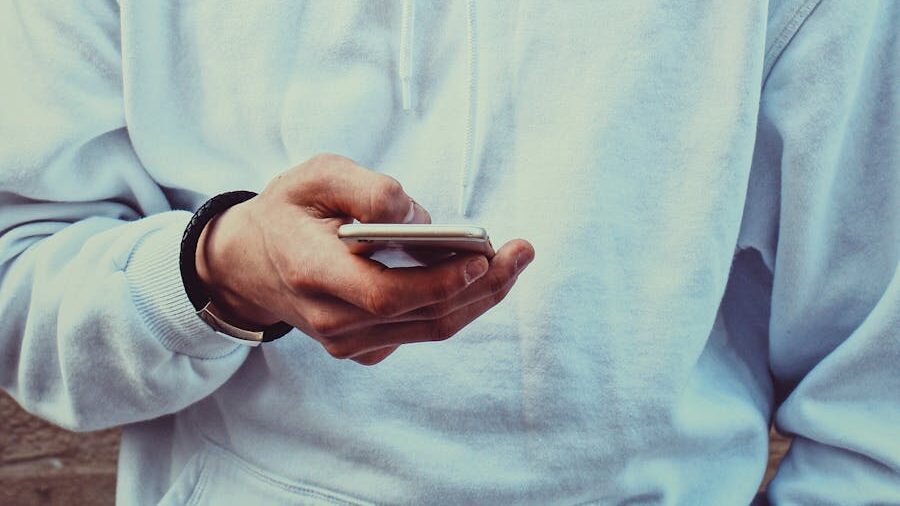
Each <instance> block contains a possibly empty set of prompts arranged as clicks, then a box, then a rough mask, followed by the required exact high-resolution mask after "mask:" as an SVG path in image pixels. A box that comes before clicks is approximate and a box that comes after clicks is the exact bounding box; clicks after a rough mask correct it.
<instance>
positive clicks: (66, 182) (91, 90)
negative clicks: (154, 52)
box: [0, 2, 246, 430]
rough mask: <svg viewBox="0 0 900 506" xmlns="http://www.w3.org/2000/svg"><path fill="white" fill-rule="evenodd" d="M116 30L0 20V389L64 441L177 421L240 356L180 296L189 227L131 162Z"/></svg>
mask: <svg viewBox="0 0 900 506" xmlns="http://www.w3.org/2000/svg"><path fill="white" fill-rule="evenodd" d="M118 23H119V20H118V12H117V9H116V6H115V4H114V2H90V5H88V6H84V5H82V3H67V4H53V5H50V6H45V5H43V2H4V3H3V4H2V6H0V61H3V62H4V67H5V68H6V70H7V71H6V72H4V78H3V79H0V97H3V98H2V100H3V114H2V115H0V138H2V139H3V142H2V145H0V313H2V315H3V323H2V325H0V353H2V355H0V356H2V359H0V360H2V362H0V385H2V387H3V388H4V389H5V390H7V391H8V392H9V393H10V394H12V395H13V397H14V398H15V399H16V400H17V401H18V402H19V403H20V404H22V406H23V407H25V408H26V409H27V410H28V411H31V412H32V413H35V414H37V415H39V416H41V417H43V418H46V419H48V420H50V421H52V422H54V423H57V424H59V425H61V426H64V427H67V428H70V429H81V430H91V429H98V428H102V427H106V426H112V425H117V424H122V423H127V422H131V421H135V420H141V419H149V418H153V417H156V416H160V415H163V414H166V413H171V412H174V411H177V410H179V409H181V408H183V407H184V406H187V405H189V404H191V403H192V402H194V401H196V400H198V399H200V398H202V397H204V396H206V395H207V394H209V393H210V392H212V391H213V390H214V389H215V388H217V387H218V385H220V384H221V383H222V382H224V381H225V380H226V379H227V378H228V377H229V376H230V375H231V374H232V372H233V371H234V370H236V368H237V367H238V366H239V365H240V364H241V363H242V361H243V359H244V357H245V356H246V350H245V349H242V347H238V346H236V345H234V344H233V343H229V342H227V341H225V340H223V339H221V338H220V337H218V336H216V335H215V334H214V333H212V332H211V331H210V329H209V328H207V327H206V325H205V324H204V323H203V322H202V321H200V320H199V319H198V318H197V317H196V316H195V315H194V314H193V309H192V307H191V305H190V304H189V302H188V301H187V298H186V297H185V295H184V293H183V288H182V285H181V278H180V274H179V271H178V252H179V243H180V239H181V234H182V232H183V230H184V227H185V226H186V224H187V222H188V220H189V219H190V213H188V212H185V211H173V210H171V209H170V207H169V204H168V202H167V200H166V197H165V195H164V194H163V192H162V191H161V189H160V188H159V186H158V185H157V184H156V183H155V182H154V181H153V180H152V178H151V177H150V176H149V175H148V174H147V173H146V171H145V170H144V167H143V166H142V165H141V163H140V160H138V158H137V156H136V155H135V153H134V151H133V149H132V146H131V142H130V140H129V137H128V131H127V130H126V128H125V117H124V112H123V104H122V82H121V71H120V60H121V55H120V54H119V49H118V27H119V24H118ZM146 216H150V217H146Z"/></svg>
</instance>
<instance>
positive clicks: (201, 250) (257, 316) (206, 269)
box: [195, 203, 279, 330]
mask: <svg viewBox="0 0 900 506" xmlns="http://www.w3.org/2000/svg"><path fill="white" fill-rule="evenodd" d="M245 206H246V204H244V203H242V204H237V205H235V206H233V207H230V208H228V209H226V210H225V211H224V212H222V213H221V214H219V215H217V216H215V217H213V218H212V219H211V220H210V221H209V222H208V223H207V224H206V226H205V227H204V228H203V231H202V232H201V234H200V239H199V240H198V242H197V250H196V252H195V259H196V266H197V279H198V281H199V283H200V285H201V287H202V289H203V291H204V292H205V293H206V294H207V296H208V297H209V299H210V302H211V309H212V310H213V312H214V313H215V314H216V315H218V316H219V317H221V318H223V319H225V320H227V321H229V322H230V323H232V324H234V325H237V326H239V327H244V328H247V329H251V330H259V329H263V328H265V327H268V326H270V325H273V324H275V323H277V322H278V321H279V319H278V317H276V316H275V315H274V314H272V313H271V312H269V311H267V310H265V309H264V308H263V307H262V306H261V305H259V304H256V303H255V301H253V300H251V298H249V297H247V296H246V294H244V293H242V292H241V291H240V290H239V289H238V287H241V288H244V289H246V288H248V286H247V285H249V283H244V284H243V286H242V284H241V283H240V281H239V279H236V278H238V277H239V276H240V275H244V276H246V274H247V268H248V267H249V265H248V262H247V260H248V259H247V258H245V256H244V255H245V253H246V252H247V248H246V242H245V241H244V240H242V237H241V236H240V233H239V232H240V231H241V230H248V228H247V226H246V223H244V221H246V220H242V217H243V214H242V211H243V210H244V208H245Z"/></svg>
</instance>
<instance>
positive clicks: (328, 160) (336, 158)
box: [310, 152, 348, 167]
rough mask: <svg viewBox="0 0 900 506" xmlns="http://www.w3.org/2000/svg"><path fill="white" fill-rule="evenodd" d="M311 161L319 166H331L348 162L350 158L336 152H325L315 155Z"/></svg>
mask: <svg viewBox="0 0 900 506" xmlns="http://www.w3.org/2000/svg"><path fill="white" fill-rule="evenodd" d="M310 161H312V162H313V163H314V164H315V165H316V166H319V167H331V166H335V165H342V164H344V163H347V161H348V159H347V158H346V157H344V156H341V155H338V154H336V153H328V152H323V153H316V154H315V155H313V157H312V158H311V159H310Z"/></svg>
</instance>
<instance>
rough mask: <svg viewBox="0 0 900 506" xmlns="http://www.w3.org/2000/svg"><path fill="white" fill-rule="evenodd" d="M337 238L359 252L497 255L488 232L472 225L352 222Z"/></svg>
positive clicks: (339, 231) (340, 231)
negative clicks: (387, 251)
mask: <svg viewBox="0 0 900 506" xmlns="http://www.w3.org/2000/svg"><path fill="white" fill-rule="evenodd" d="M338 238H340V239H341V240H342V241H344V242H345V243H347V244H348V245H351V247H352V249H353V250H354V251H357V252H371V251H377V250H383V249H405V250H412V251H416V250H419V251H421V250H433V251H435V252H447V253H480V254H482V255H484V256H486V257H488V258H491V257H493V256H494V248H493V246H491V240H490V238H488V234H487V231H486V230H485V229H483V228H481V227H473V226H470V225H420V224H410V225H402V224H393V223H353V224H350V225H341V227H340V228H338Z"/></svg>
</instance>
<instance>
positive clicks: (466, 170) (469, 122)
mask: <svg viewBox="0 0 900 506" xmlns="http://www.w3.org/2000/svg"><path fill="white" fill-rule="evenodd" d="M466 22H467V25H468V37H467V38H466V43H467V45H468V52H469V69H468V83H467V84H468V101H469V111H468V114H467V117H466V141H465V146H464V149H465V152H464V153H463V166H462V174H460V179H461V180H462V181H461V182H462V191H461V192H460V195H459V214H461V215H462V216H468V213H469V204H470V201H471V200H472V194H471V190H470V188H469V187H470V179H471V178H470V174H471V172H472V165H473V162H474V158H475V154H474V147H473V144H474V142H475V140H474V138H475V113H476V96H475V82H476V70H477V63H478V62H477V61H476V59H475V1H474V0H468V2H467V5H466ZM477 170H478V168H477V167H475V176H476V177H477V176H478V172H477Z"/></svg>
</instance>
